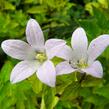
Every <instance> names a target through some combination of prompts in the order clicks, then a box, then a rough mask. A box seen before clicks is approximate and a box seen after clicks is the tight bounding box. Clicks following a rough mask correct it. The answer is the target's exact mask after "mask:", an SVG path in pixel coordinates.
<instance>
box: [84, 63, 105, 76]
mask: <svg viewBox="0 0 109 109" xmlns="http://www.w3.org/2000/svg"><path fill="white" fill-rule="evenodd" d="M82 71H84V72H86V73H87V74H89V75H92V76H94V77H97V78H102V77H103V68H102V65H101V63H100V62H99V61H95V62H94V63H93V64H92V65H91V66H90V67H88V68H86V69H82Z"/></svg>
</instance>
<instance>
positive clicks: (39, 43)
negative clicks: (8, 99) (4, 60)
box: [1, 19, 65, 87]
mask: <svg viewBox="0 0 109 109" xmlns="http://www.w3.org/2000/svg"><path fill="white" fill-rule="evenodd" d="M26 38H27V41H28V43H29V44H27V43H26V42H24V41H21V40H14V39H12V40H6V41H4V42H2V44H1V47H2V49H3V50H4V52H5V53H6V54H8V55H9V56H11V57H13V58H16V59H19V60H22V61H21V62H19V63H18V64H17V65H16V66H15V67H14V68H13V70H12V73H11V76H10V81H11V82H12V83H17V82H20V81H22V80H24V79H26V78H28V77H29V76H31V75H32V74H33V73H35V72H36V75H37V77H38V78H39V79H40V80H41V81H42V82H43V83H45V84H47V85H49V86H51V87H54V86H55V82H56V71H55V67H54V65H53V63H52V62H51V61H50V59H51V58H53V57H54V56H55V55H56V53H57V52H59V50H60V49H61V48H62V46H63V45H65V41H64V40H60V39H49V40H47V41H46V42H44V36H43V32H42V30H41V28H40V26H39V24H38V23H37V22H36V21H35V20H34V19H30V20H29V21H28V23H27V27H26Z"/></svg>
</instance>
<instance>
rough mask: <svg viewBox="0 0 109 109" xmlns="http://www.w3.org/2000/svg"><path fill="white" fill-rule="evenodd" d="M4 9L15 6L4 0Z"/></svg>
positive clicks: (11, 8) (13, 8)
mask: <svg viewBox="0 0 109 109" xmlns="http://www.w3.org/2000/svg"><path fill="white" fill-rule="evenodd" d="M4 9H5V10H15V6H14V5H12V4H11V3H10V2H7V1H5V2H4Z"/></svg>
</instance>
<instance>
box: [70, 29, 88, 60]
mask: <svg viewBox="0 0 109 109" xmlns="http://www.w3.org/2000/svg"><path fill="white" fill-rule="evenodd" d="M71 45H72V48H73V52H74V58H75V59H76V60H79V59H81V58H86V57H87V46H88V40H87V36H86V33H85V31H84V29H83V28H80V27H79V28H77V29H76V30H75V31H74V32H73V34H72V39H71Z"/></svg>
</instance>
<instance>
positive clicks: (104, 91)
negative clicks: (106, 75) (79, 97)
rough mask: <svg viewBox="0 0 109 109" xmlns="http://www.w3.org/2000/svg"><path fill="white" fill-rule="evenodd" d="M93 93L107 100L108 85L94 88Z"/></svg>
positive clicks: (108, 95)
mask: <svg viewBox="0 0 109 109" xmlns="http://www.w3.org/2000/svg"><path fill="white" fill-rule="evenodd" d="M94 93H95V94H98V95H100V96H103V97H105V98H107V99H109V84H108V85H106V86H103V87H101V88H95V89H94Z"/></svg>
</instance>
